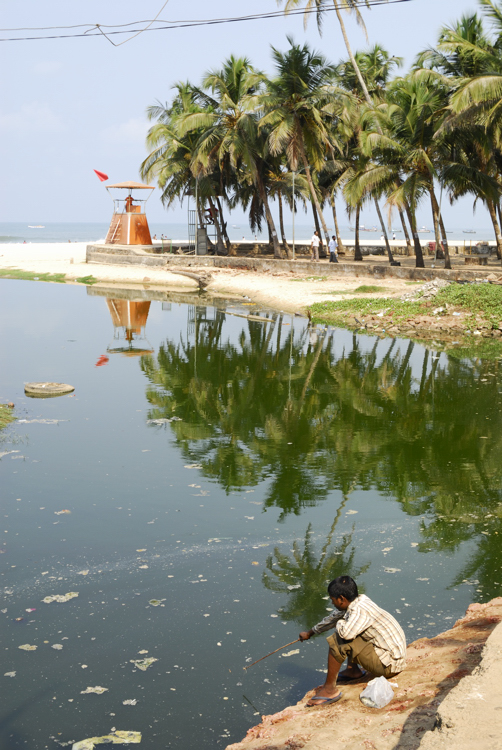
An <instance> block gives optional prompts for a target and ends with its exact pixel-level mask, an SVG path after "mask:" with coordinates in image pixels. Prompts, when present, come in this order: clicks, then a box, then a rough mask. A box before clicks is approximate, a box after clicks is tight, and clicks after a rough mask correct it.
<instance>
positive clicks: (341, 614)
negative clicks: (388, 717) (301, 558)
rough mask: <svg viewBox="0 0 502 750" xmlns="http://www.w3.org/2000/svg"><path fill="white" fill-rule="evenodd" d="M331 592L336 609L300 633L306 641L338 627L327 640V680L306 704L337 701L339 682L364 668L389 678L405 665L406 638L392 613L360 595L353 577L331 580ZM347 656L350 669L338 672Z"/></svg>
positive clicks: (359, 674) (354, 677) (356, 676)
mask: <svg viewBox="0 0 502 750" xmlns="http://www.w3.org/2000/svg"><path fill="white" fill-rule="evenodd" d="M328 594H329V596H330V599H331V601H332V602H333V605H334V606H335V607H336V610H337V611H335V612H332V613H331V614H329V615H328V616H327V617H325V618H324V620H321V622H319V623H317V625H314V627H313V628H311V629H310V630H306V631H302V632H301V633H300V636H299V637H300V640H301V641H307V640H308V639H309V638H311V637H312V636H313V635H316V634H317V633H324V632H325V631H326V630H330V629H331V628H335V632H334V634H333V635H331V636H329V637H328V638H327V639H326V640H327V641H328V645H329V654H328V674H327V675H326V681H325V683H324V685H320V686H319V687H318V688H316V691H315V694H314V695H313V696H312V698H311V699H310V700H309V701H308V703H307V704H306V705H307V706H320V705H323V704H328V703H336V701H339V700H340V698H341V697H342V692H341V691H340V690H339V688H338V687H337V685H340V684H344V683H347V682H353V681H354V680H358V679H360V678H361V677H362V676H363V675H364V671H363V670H366V671H367V672H371V674H373V675H375V676H376V677H380V676H381V675H383V676H384V677H386V678H389V677H395V676H396V675H397V674H399V672H402V670H403V669H404V667H405V666H406V661H405V660H406V638H405V635H404V632H403V630H402V628H401V626H400V625H399V623H398V622H397V620H395V618H394V617H392V615H391V614H389V612H386V611H385V610H384V609H381V608H380V607H378V606H377V605H376V604H375V602H373V601H371V599H370V598H369V597H367V596H366V595H365V594H359V591H358V589H357V584H356V582H355V581H354V580H353V579H352V578H350V576H339V577H338V578H335V579H334V580H333V581H331V583H330V584H329V586H328ZM345 659H347V660H348V661H347V668H346V669H345V670H344V671H343V672H341V673H340V674H339V672H340V667H341V666H342V664H343V663H344V661H345Z"/></svg>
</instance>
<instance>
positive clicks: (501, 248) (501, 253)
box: [486, 199, 502, 260]
mask: <svg viewBox="0 0 502 750" xmlns="http://www.w3.org/2000/svg"><path fill="white" fill-rule="evenodd" d="M486 205H487V208H488V212H489V214H490V219H491V220H492V224H493V229H494V231H495V239H496V240H497V258H498V259H499V260H500V258H502V235H501V234H500V224H499V223H498V221H497V213H496V211H495V206H494V204H493V201H492V200H490V199H488V200H487V201H486ZM499 210H500V206H499Z"/></svg>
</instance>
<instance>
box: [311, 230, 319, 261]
mask: <svg viewBox="0 0 502 750" xmlns="http://www.w3.org/2000/svg"><path fill="white" fill-rule="evenodd" d="M320 242H321V240H320V238H319V233H318V231H317V230H316V231H315V232H314V234H313V235H312V240H311V241H310V250H311V252H312V255H311V258H310V259H311V260H317V261H318V260H319V244H320Z"/></svg>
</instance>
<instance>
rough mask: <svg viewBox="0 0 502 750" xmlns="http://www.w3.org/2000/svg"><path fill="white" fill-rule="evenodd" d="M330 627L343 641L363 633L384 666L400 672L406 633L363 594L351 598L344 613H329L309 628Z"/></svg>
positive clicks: (402, 664) (327, 628) (328, 628)
mask: <svg viewBox="0 0 502 750" xmlns="http://www.w3.org/2000/svg"><path fill="white" fill-rule="evenodd" d="M331 628H336V631H337V633H338V635H339V636H340V637H341V638H343V639H344V640H346V641H352V640H353V639H354V638H356V636H358V635H361V634H363V633H364V637H365V638H366V640H368V641H369V642H370V643H372V644H373V646H374V648H375V651H376V654H377V656H378V658H379V659H380V661H381V662H382V664H383V665H384V666H385V667H392V668H393V670H394V671H395V672H401V671H402V670H403V669H404V667H405V666H406V636H405V635H404V632H403V629H402V628H401V626H400V625H399V623H398V622H397V620H396V619H395V618H394V617H392V615H391V614H389V613H388V612H386V611H385V610H384V609H381V608H380V607H378V606H377V605H376V604H375V602H373V601H371V599H370V598H369V597H367V596H366V595H365V594H361V595H360V596H358V597H357V598H356V599H354V601H353V602H351V603H350V604H349V606H348V607H347V609H346V610H345V612H340V611H335V612H332V613H331V614H329V615H328V616H327V617H325V618H324V620H321V622H318V623H317V625H314V627H313V628H312V631H313V632H314V633H324V632H325V631H326V630H330V629H331Z"/></svg>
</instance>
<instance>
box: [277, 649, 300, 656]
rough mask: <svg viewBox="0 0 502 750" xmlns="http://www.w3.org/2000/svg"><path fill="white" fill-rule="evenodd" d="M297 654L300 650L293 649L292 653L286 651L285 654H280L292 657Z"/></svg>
mask: <svg viewBox="0 0 502 750" xmlns="http://www.w3.org/2000/svg"><path fill="white" fill-rule="evenodd" d="M299 653H300V649H299V648H295V649H293V651H288V652H287V653H286V654H281V656H294V655H295V654H299Z"/></svg>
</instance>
